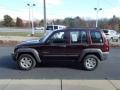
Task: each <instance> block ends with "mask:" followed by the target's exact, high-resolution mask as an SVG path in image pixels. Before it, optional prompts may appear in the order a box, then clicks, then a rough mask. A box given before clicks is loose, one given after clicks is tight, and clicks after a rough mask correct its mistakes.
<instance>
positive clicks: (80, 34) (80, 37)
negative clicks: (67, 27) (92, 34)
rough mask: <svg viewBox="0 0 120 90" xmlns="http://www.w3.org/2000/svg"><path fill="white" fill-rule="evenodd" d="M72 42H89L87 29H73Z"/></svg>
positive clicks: (71, 33)
mask: <svg viewBox="0 0 120 90" xmlns="http://www.w3.org/2000/svg"><path fill="white" fill-rule="evenodd" d="M70 37H71V43H87V34H86V32H85V31H71V32H70Z"/></svg>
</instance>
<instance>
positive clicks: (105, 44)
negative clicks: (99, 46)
mask: <svg viewBox="0 0 120 90" xmlns="http://www.w3.org/2000/svg"><path fill="white" fill-rule="evenodd" d="M109 48H110V46H109V41H108V40H107V39H106V38H105V40H104V44H103V52H108V51H109Z"/></svg>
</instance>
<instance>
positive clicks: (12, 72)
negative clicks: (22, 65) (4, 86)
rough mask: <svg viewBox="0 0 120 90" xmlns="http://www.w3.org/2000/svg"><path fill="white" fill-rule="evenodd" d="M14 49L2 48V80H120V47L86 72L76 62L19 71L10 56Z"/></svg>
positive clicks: (49, 63) (0, 53)
mask: <svg viewBox="0 0 120 90" xmlns="http://www.w3.org/2000/svg"><path fill="white" fill-rule="evenodd" d="M12 52H13V47H0V79H74V80H75V79H76V80H78V79H79V80H83V79H88V80H104V79H109V80H120V71H119V68H120V47H116V48H111V49H110V55H109V57H108V60H106V61H104V62H101V63H100V65H99V67H98V68H97V69H96V70H95V71H85V70H82V69H81V68H80V67H79V64H76V63H74V62H56V61H50V62H46V63H44V64H42V65H39V66H37V67H36V68H34V69H32V70H30V71H22V70H19V68H18V67H17V64H16V63H15V62H14V61H13V60H12V58H11V56H10V54H11V53H12Z"/></svg>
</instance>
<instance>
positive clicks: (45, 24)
mask: <svg viewBox="0 0 120 90" xmlns="http://www.w3.org/2000/svg"><path fill="white" fill-rule="evenodd" d="M43 5H44V6H43V7H44V8H43V11H44V33H46V27H47V19H46V0H43Z"/></svg>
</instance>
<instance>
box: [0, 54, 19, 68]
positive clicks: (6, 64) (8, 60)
mask: <svg viewBox="0 0 120 90" xmlns="http://www.w3.org/2000/svg"><path fill="white" fill-rule="evenodd" d="M0 68H6V69H14V70H17V69H18V67H17V64H16V63H15V62H14V61H13V60H12V57H11V56H10V55H8V56H3V57H1V58H0Z"/></svg>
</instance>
